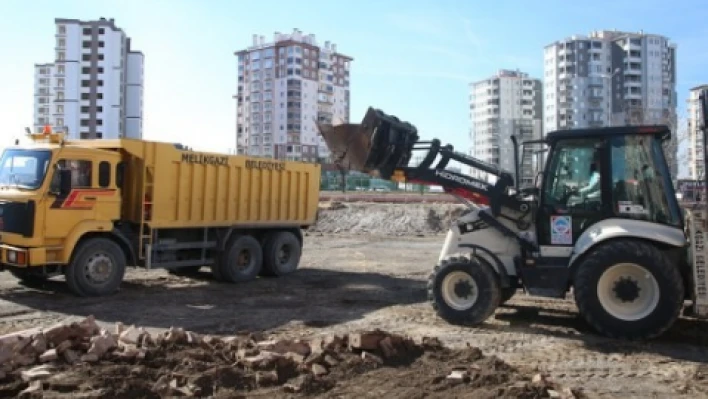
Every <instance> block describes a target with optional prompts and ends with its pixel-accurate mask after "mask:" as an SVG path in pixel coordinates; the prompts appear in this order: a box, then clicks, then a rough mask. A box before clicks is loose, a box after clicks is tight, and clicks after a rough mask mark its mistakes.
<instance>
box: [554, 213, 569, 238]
mask: <svg viewBox="0 0 708 399" xmlns="http://www.w3.org/2000/svg"><path fill="white" fill-rule="evenodd" d="M551 244H555V245H571V244H573V223H572V219H571V218H570V216H559V215H554V216H551Z"/></svg>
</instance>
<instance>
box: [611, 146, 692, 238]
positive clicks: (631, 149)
mask: <svg viewBox="0 0 708 399" xmlns="http://www.w3.org/2000/svg"><path fill="white" fill-rule="evenodd" d="M610 148H611V164H612V166H611V168H612V208H613V212H614V214H615V216H617V217H622V218H625V219H637V220H646V221H649V222H654V223H662V224H667V225H671V226H677V227H680V226H681V224H682V219H681V214H680V210H679V208H678V204H677V201H676V199H675V196H674V195H673V190H670V188H671V184H672V183H671V176H670V173H669V170H668V168H667V167H666V161H665V158H664V153H663V149H662V146H661V140H660V139H659V138H658V137H655V136H651V135H647V134H643V135H632V136H630V135H626V136H616V137H613V138H611V139H610Z"/></svg>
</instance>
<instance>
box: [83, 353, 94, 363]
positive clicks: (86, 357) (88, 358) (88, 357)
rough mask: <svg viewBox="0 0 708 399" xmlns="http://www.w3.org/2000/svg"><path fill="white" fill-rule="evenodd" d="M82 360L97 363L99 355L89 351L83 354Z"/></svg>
mask: <svg viewBox="0 0 708 399" xmlns="http://www.w3.org/2000/svg"><path fill="white" fill-rule="evenodd" d="M81 361H82V362H85V363H95V362H97V361H98V355H97V354H95V353H87V354H85V355H83V356H81Z"/></svg>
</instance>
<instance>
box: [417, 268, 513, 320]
mask: <svg viewBox="0 0 708 399" xmlns="http://www.w3.org/2000/svg"><path fill="white" fill-rule="evenodd" d="M428 300H429V301H430V302H431V303H432V305H433V309H435V312H436V313H437V314H438V316H440V317H441V318H443V319H444V320H445V321H447V322H449V323H452V324H458V325H476V324H481V323H483V322H484V321H485V320H487V319H488V318H489V317H490V316H491V315H492V314H493V313H494V311H495V310H496V308H497V306H499V303H500V301H501V287H500V284H499V278H498V276H497V275H496V273H495V272H494V270H492V269H491V268H490V267H489V266H487V265H486V264H483V263H480V262H479V261H477V260H475V259H474V258H469V257H467V256H460V257H451V258H448V259H445V260H443V261H442V262H440V264H438V265H437V266H435V269H434V270H433V272H432V273H431V274H430V277H429V278H428Z"/></svg>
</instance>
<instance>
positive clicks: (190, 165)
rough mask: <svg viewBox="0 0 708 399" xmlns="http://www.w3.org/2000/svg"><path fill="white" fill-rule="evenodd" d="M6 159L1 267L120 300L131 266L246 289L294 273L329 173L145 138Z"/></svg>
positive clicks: (56, 143)
mask: <svg viewBox="0 0 708 399" xmlns="http://www.w3.org/2000/svg"><path fill="white" fill-rule="evenodd" d="M29 138H30V143H29V144H27V145H22V146H20V145H16V146H14V147H9V148H7V149H6V150H5V151H4V152H3V154H2V157H1V158H0V267H1V268H2V270H7V271H9V272H10V273H12V274H13V275H14V276H16V277H17V278H19V279H22V280H35V281H36V280H42V279H46V278H49V277H52V276H55V275H59V274H63V275H65V277H66V281H67V284H68V286H69V288H70V289H71V290H72V292H74V293H75V294H76V295H79V296H100V295H107V294H111V293H113V292H115V291H116V290H117V289H118V288H119V286H120V284H121V281H122V280H123V276H124V274H125V270H126V266H137V267H144V268H146V269H154V268H165V269H168V270H169V271H170V272H171V273H176V274H188V273H193V272H195V271H197V270H199V269H200V268H201V267H203V266H208V267H210V268H211V271H212V274H213V275H214V277H215V278H216V279H217V280H221V281H225V282H233V283H236V282H243V281H249V280H252V279H254V278H256V277H257V276H259V275H269V276H280V275H284V274H288V273H290V272H292V271H294V270H295V269H296V268H297V267H298V264H299V262H300V255H301V253H302V242H303V239H302V229H304V228H307V227H308V226H310V225H312V224H313V223H315V221H316V215H317V204H318V199H319V186H320V173H321V170H320V166H319V165H317V164H310V163H303V162H291V161H280V160H273V159H259V158H252V157H248V156H242V155H224V154H214V153H200V152H194V151H191V150H189V149H186V148H184V147H182V146H180V145H175V144H170V143H161V142H152V141H144V140H127V139H122V140H65V137H64V135H63V134H62V133H51V132H48V133H47V134H30V135H29Z"/></svg>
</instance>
